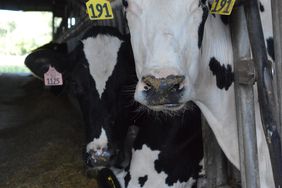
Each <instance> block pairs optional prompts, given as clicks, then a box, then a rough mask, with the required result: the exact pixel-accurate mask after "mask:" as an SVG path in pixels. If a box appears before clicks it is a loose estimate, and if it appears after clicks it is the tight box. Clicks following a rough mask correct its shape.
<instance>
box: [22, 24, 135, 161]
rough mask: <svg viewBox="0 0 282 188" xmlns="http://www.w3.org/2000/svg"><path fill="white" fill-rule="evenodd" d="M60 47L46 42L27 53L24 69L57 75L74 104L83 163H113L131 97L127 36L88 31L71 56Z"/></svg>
mask: <svg viewBox="0 0 282 188" xmlns="http://www.w3.org/2000/svg"><path fill="white" fill-rule="evenodd" d="M62 46H65V44H49V45H47V46H44V47H42V48H39V49H38V50H36V51H34V52H33V53H31V54H30V55H29V56H28V57H27V58H26V60H25V64H26V65H27V67H29V68H30V69H31V71H32V72H33V73H34V74H35V75H37V76H38V77H40V78H42V77H43V73H45V72H46V71H47V70H48V68H49V66H52V67H55V68H56V70H57V71H58V72H60V73H62V75H63V81H64V87H65V88H66V90H67V91H70V92H71V93H73V94H74V95H75V96H76V97H77V99H78V102H79V104H80V107H81V110H82V114H83V116H84V121H85V124H86V141H87V145H86V152H85V161H86V164H87V165H88V166H90V167H100V166H107V165H115V164H119V163H120V162H121V160H122V158H123V142H124V139H125V137H126V132H127V128H128V127H129V126H130V125H131V124H132V122H131V120H132V118H130V112H131V111H132V110H131V107H130V106H131V105H130V102H132V101H133V97H131V96H130V95H127V92H125V91H126V90H128V86H130V85H131V84H133V83H136V76H135V68H134V60H133V54H132V50H131V45H130V42H129V38H128V36H123V35H121V34H120V33H119V32H118V30H117V29H114V28H111V27H93V28H91V29H90V30H89V31H87V32H86V33H85V35H84V36H83V38H82V39H81V42H80V43H79V44H78V45H77V47H76V48H75V49H74V50H73V51H72V52H67V51H66V50H63V51H61V50H60V49H62V48H61V47H62Z"/></svg>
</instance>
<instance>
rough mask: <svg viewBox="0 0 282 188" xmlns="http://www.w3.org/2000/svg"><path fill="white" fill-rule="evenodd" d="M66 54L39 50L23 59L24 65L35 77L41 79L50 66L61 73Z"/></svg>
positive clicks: (52, 50)
mask: <svg viewBox="0 0 282 188" xmlns="http://www.w3.org/2000/svg"><path fill="white" fill-rule="evenodd" d="M66 58H67V57H66V54H65V53H62V52H60V51H57V50H55V49H45V48H39V49H38V50H35V51H34V52H32V53H31V54H29V55H28V56H27V57H26V59H25V62H24V63H25V65H26V66H27V67H28V68H29V69H30V71H31V72H32V73H33V74H35V75H36V76H37V77H39V78H41V79H43V77H44V73H46V72H47V71H48V69H49V67H50V66H52V67H55V69H56V70H57V71H58V72H60V73H63V72H64V70H65V68H66V61H67V60H66Z"/></svg>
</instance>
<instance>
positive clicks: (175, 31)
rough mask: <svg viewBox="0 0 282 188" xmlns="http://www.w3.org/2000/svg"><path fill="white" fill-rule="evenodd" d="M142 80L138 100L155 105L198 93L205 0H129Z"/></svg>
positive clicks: (178, 102)
mask: <svg viewBox="0 0 282 188" xmlns="http://www.w3.org/2000/svg"><path fill="white" fill-rule="evenodd" d="M124 4H125V5H126V16H127V21H128V27H129V30H130V33H131V43H132V47H133V52H134V57H135V63H136V72H137V77H138V80H139V82H138V84H137V87H136V91H135V96H134V97H135V100H136V101H138V102H140V103H141V104H143V105H146V106H148V107H149V108H151V109H153V110H162V111H165V110H179V109H181V108H183V107H184V105H185V103H186V102H187V101H189V100H192V99H193V97H195V95H196V93H195V89H196V87H197V82H199V80H200V79H201V76H203V75H201V74H200V71H199V70H200V69H201V65H199V62H200V60H201V53H202V42H203V34H204V26H205V22H206V20H207V17H208V2H207V1H206V0H175V1H170V0H165V1H163V0H154V1H152V0H139V1H137V0H127V1H124Z"/></svg>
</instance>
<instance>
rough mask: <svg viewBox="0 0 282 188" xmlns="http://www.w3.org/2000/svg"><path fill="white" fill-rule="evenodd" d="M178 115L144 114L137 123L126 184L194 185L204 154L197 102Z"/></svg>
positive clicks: (131, 187)
mask: <svg viewBox="0 0 282 188" xmlns="http://www.w3.org/2000/svg"><path fill="white" fill-rule="evenodd" d="M191 106H192V107H193V108H191V109H189V110H187V111H186V112H185V113H183V114H180V115H178V116H175V117H172V116H162V115H159V117H158V118H156V117H155V116H154V114H151V115H145V116H143V117H142V118H140V119H139V120H138V121H137V122H136V124H137V125H138V126H139V127H140V128H139V133H138V134H137V137H136V140H135V143H134V146H133V151H132V158H131V163H130V166H129V169H128V172H127V173H126V176H125V178H124V180H125V183H124V187H127V188H141V187H143V188H181V187H185V188H191V187H196V185H197V181H196V180H197V179H198V176H199V174H200V172H201V166H200V162H201V160H202V158H203V147H202V134H201V113H200V110H199V109H198V108H197V106H196V105H193V104H191Z"/></svg>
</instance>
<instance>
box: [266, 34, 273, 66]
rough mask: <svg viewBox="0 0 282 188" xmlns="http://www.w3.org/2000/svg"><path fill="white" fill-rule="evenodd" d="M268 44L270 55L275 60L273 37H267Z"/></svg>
mask: <svg viewBox="0 0 282 188" xmlns="http://www.w3.org/2000/svg"><path fill="white" fill-rule="evenodd" d="M266 45H267V52H268V55H269V56H270V57H271V58H272V60H273V61H275V53H274V43H273V38H272V37H269V38H268V39H266Z"/></svg>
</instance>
